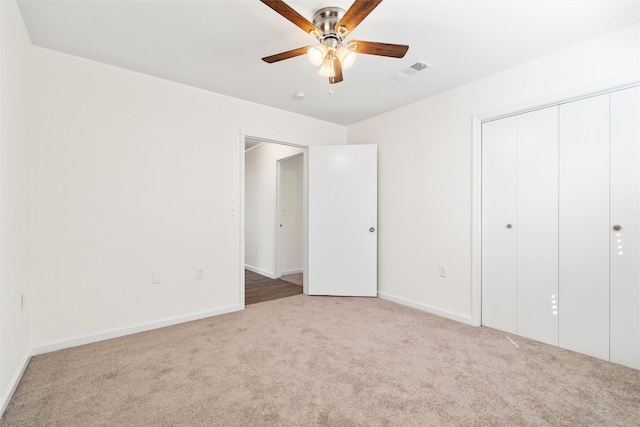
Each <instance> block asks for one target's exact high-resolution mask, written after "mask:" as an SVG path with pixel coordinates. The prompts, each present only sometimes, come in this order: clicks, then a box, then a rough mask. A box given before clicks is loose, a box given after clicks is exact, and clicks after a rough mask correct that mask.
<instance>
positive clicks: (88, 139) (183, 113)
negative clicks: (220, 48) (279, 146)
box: [30, 47, 346, 346]
mask: <svg viewBox="0 0 640 427" xmlns="http://www.w3.org/2000/svg"><path fill="white" fill-rule="evenodd" d="M33 68H34V77H33V98H32V106H33V114H32V116H33V120H32V124H33V125H32V130H33V136H32V144H33V152H32V155H31V158H30V160H31V165H32V170H33V173H32V200H31V221H32V235H33V239H32V245H31V247H32V257H31V262H32V280H31V283H32V293H33V307H32V308H33V340H34V344H35V345H36V346H37V345H43V344H46V343H50V342H55V341H58V340H68V339H71V338H74V337H82V336H84V335H90V334H94V333H99V332H105V331H110V330H118V329H122V328H128V327H131V326H135V325H140V324H144V323H148V322H157V321H161V320H163V319H169V318H172V317H176V316H185V315H190V314H194V313H200V312H210V311H215V310H219V309H225V308H229V307H236V308H237V307H240V306H241V301H239V295H240V292H239V290H240V289H239V283H240V276H239V273H240V271H241V270H240V253H239V251H240V222H239V221H240V217H241V216H240V215H236V216H230V215H229V207H230V206H234V207H236V208H238V207H239V206H240V199H239V198H240V161H241V155H242V154H243V151H242V150H241V146H242V145H243V142H242V143H241V141H240V135H241V130H245V131H249V130H250V131H255V132H256V133H260V134H268V135H275V136H277V137H282V138H283V139H284V140H287V141H300V143H303V144H304V143H306V144H316V143H322V141H333V142H335V143H344V142H345V141H346V129H345V128H344V127H342V126H337V125H333V124H329V123H326V122H322V121H319V120H314V119H310V118H307V117H303V116H299V115H295V114H292V113H288V112H283V111H280V110H276V109H273V108H268V107H264V106H260V105H257V104H253V103H249V102H246V101H241V100H238V99H234V98H229V97H226V96H222V95H218V94H214V93H210V92H207V91H204V90H200V89H195V88H191V87H188V86H184V85H180V84H176V83H172V82H169V81H165V80H161V79H158V78H154V77H150V76H146V75H143V74H138V73H134V72H131V71H127V70H123V69H119V68H115V67H111V66H107V65H104V64H100V63H96V62H92V61H89V60H85V59H81V58H77V57H73V56H69V55H65V54H61V53H58V52H54V51H50V50H47V49H42V48H38V47H34V48H33ZM197 266H204V268H205V278H204V280H197V281H196V280H195V268H196V267H197ZM152 271H157V272H159V273H160V284H159V285H155V286H152V285H151V272H152Z"/></svg>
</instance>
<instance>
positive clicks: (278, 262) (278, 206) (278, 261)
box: [274, 150, 306, 280]
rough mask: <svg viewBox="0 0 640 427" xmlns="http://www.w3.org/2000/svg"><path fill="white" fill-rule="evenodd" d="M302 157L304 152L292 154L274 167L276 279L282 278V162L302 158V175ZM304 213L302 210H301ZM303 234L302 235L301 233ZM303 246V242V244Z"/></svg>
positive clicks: (279, 160) (278, 161)
mask: <svg viewBox="0 0 640 427" xmlns="http://www.w3.org/2000/svg"><path fill="white" fill-rule="evenodd" d="M305 151H306V150H305ZM304 155H305V152H304V151H303V152H302V153H297V154H292V155H290V156H286V157H283V158H281V159H278V160H276V163H277V167H276V227H275V229H276V240H275V241H276V251H275V264H274V265H275V276H276V278H278V277H281V276H282V253H281V249H282V242H281V235H280V234H281V230H280V225H281V223H282V221H281V219H280V216H281V215H282V200H280V197H281V194H280V193H281V192H280V184H281V182H280V180H281V170H280V169H281V168H282V162H286V161H287V160H292V159H295V158H297V157H302V165H303V166H302V169H303V172H302V173H303V174H304V158H305V157H304ZM304 193H305V191H304V189H303V190H302V194H303V196H302V197H303V200H301V202H302V203H303V204H304ZM303 211H304V208H303ZM303 234H304V233H303ZM303 245H304V242H303ZM304 273H305V271H304V267H303V273H302V280H304V277H305V276H306V274H304Z"/></svg>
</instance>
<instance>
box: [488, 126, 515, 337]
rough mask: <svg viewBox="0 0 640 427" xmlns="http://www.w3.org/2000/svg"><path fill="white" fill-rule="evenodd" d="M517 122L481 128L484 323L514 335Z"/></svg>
mask: <svg viewBox="0 0 640 427" xmlns="http://www.w3.org/2000/svg"><path fill="white" fill-rule="evenodd" d="M516 124H517V118H516V117H515V116H514V117H509V118H506V119H501V120H495V121H493V122H487V123H483V124H482V324H483V325H485V326H489V327H491V328H496V329H500V330H502V331H507V332H511V333H514V334H515V333H516V233H515V227H516V226H517V223H516V173H517V165H516V136H517V133H516V132H517V127H516ZM507 224H510V225H511V228H509V227H508V225H507Z"/></svg>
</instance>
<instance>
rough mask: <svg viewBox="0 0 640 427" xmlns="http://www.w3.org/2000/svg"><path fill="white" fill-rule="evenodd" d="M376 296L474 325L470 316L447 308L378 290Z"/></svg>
mask: <svg viewBox="0 0 640 427" xmlns="http://www.w3.org/2000/svg"><path fill="white" fill-rule="evenodd" d="M378 298H382V299H384V300H387V301H391V302H395V303H396V304H401V305H406V306H407V307H411V308H415V309H418V310H421V311H426V312H427V313H431V314H435V315H436V316H440V317H444V318H447V319H451V320H455V321H457V322H461V323H466V324H467V325H471V326H475V325H474V323H473V319H472V318H471V316H462V315H460V314H457V313H452V312H450V311H447V310H441V309H439V308H434V307H429V306H428V305H424V304H420V303H417V302H414V301H409V300H407V299H404V298H400V297H396V296H393V295H389V294H385V293H384V292H378Z"/></svg>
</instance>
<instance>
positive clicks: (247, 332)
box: [0, 295, 640, 427]
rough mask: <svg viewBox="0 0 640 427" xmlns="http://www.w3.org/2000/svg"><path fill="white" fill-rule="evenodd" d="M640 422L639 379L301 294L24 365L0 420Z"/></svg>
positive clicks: (370, 306) (540, 348)
mask: <svg viewBox="0 0 640 427" xmlns="http://www.w3.org/2000/svg"><path fill="white" fill-rule="evenodd" d="M509 337H510V338H511V339H512V340H513V343H512V341H511V340H510V339H509ZM514 344H515V345H514ZM516 345H517V346H516ZM639 424H640V371H636V370H633V369H629V368H625V367H622V366H619V365H615V364H612V363H608V362H605V361H601V360H597V359H594V358H591V357H588V356H583V355H580V354H576V353H572V352H570V351H566V350H562V349H559V348H555V347H551V346H548V345H544V344H540V343H537V342H533V341H529V340H526V339H522V338H518V337H515V336H509V335H508V334H505V333H502V332H498V331H495V330H491V329H488V328H475V327H471V326H466V325H463V324H460V323H457V322H453V321H449V320H446V319H443V318H440V317H437V316H433V315H430V314H426V313H423V312H420V311H416V310H413V309H410V308H406V307H403V306H400V305H396V304H393V303H390V302H388V301H383V300H380V299H375V298H337V297H308V296H305V295H299V296H294V297H290V298H285V299H280V300H276V301H270V302H265V303H261V304H255V305H252V306H249V307H247V309H246V310H245V311H243V312H238V313H232V314H228V315H224V316H219V317H215V318H210V319H206V320H201V321H197V322H191V323H187V324H183V325H178V326H174V327H169V328H165V329H160V330H155V331H151V332H146V333H142V334H137V335H131V336H127V337H123V338H118V339H114V340H110V341H104V342H100V343H97V344H92V345H87V346H83V347H78V348H73V349H67V350H63V351H59V352H55V353H49V354H46V355H42V356H37V357H34V358H33V359H32V360H31V363H30V364H29V366H28V368H27V370H26V372H25V375H24V378H23V380H22V382H21V384H20V385H19V387H18V389H17V391H16V394H15V396H14V398H13V400H12V401H11V403H10V404H9V407H8V409H7V411H6V413H5V415H4V417H3V418H2V420H1V421H0V426H2V427H7V426H276V425H277V426H300V425H307V426H310V425H328V426H358V425H359V426H440V425H445V426H461V425H462V426H469V425H472V426H473V425H475V426H518V425H532V426H590V425H591V426H634V425H639Z"/></svg>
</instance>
